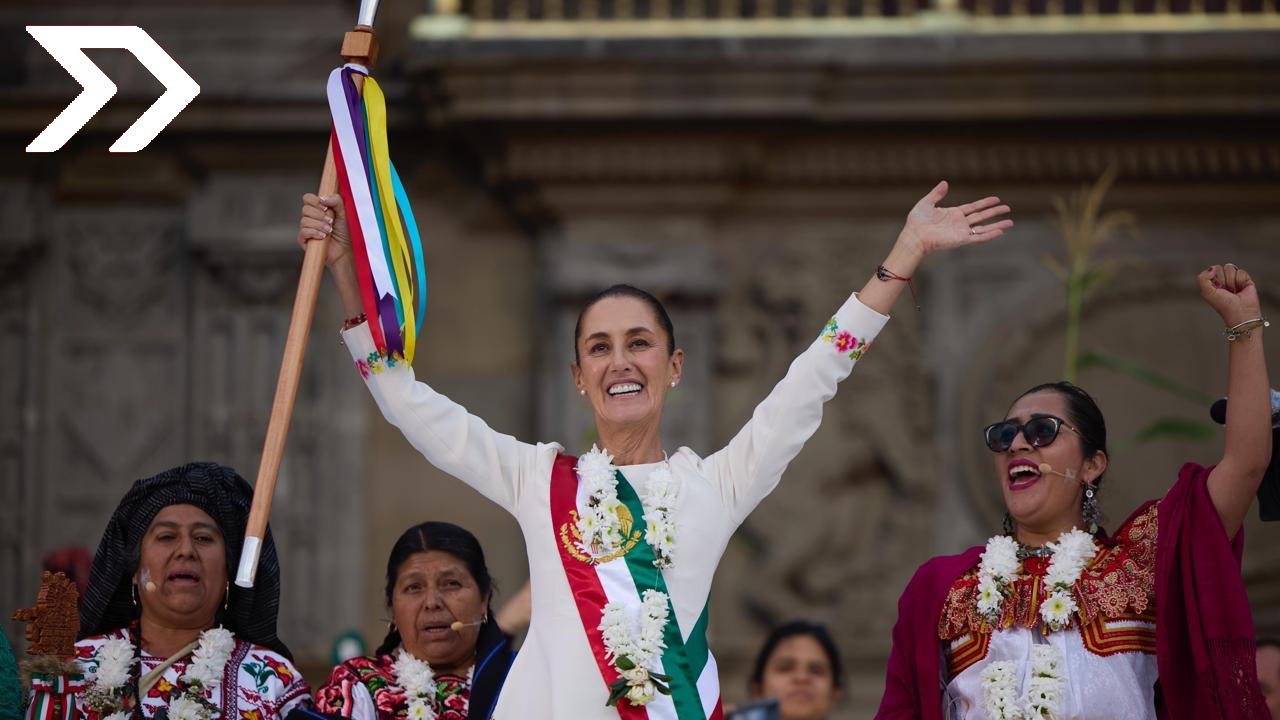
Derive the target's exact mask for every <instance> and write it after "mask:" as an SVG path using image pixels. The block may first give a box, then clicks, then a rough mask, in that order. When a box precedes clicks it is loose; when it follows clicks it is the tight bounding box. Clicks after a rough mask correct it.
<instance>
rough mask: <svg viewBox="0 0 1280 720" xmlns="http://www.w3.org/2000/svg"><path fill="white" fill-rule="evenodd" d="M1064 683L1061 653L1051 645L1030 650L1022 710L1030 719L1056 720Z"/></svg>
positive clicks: (1036, 646)
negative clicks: (1029, 669) (1028, 677)
mask: <svg viewBox="0 0 1280 720" xmlns="http://www.w3.org/2000/svg"><path fill="white" fill-rule="evenodd" d="M1064 685H1065V681H1064V679H1063V677H1062V653H1061V652H1060V651H1059V650H1058V648H1056V647H1054V646H1052V645H1035V646H1033V647H1032V648H1031V679H1030V680H1029V681H1028V682H1027V691H1026V693H1025V694H1024V695H1023V697H1022V703H1023V708H1024V709H1025V711H1026V714H1027V715H1028V716H1029V717H1032V718H1039V719H1041V720H1058V718H1059V717H1060V716H1059V714H1058V709H1059V707H1060V706H1061V704H1062V696H1063V691H1064Z"/></svg>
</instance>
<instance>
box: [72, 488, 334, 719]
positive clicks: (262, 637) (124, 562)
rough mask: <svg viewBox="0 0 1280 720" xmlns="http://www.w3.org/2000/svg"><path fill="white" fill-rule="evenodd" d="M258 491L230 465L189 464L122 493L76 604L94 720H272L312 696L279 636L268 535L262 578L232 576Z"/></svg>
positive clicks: (276, 571)
mask: <svg viewBox="0 0 1280 720" xmlns="http://www.w3.org/2000/svg"><path fill="white" fill-rule="evenodd" d="M252 495H253V489H252V488H251V487H250V486H249V483H247V482H245V480H244V478H241V477H240V476H239V475H237V474H236V472H235V471H234V470H232V469H231V468H228V467H224V466H221V465H216V464H213V463H192V464H189V465H183V466H181V467H177V468H173V469H171V470H167V471H165V472H163V473H160V474H159V475H156V476H155V477H151V478H146V479H143V480H139V481H137V482H135V483H134V484H133V487H132V488H130V490H129V492H128V493H127V494H126V495H125V496H124V499H122V500H121V501H120V505H119V506H118V507H117V508H116V511H115V513H114V514H113V515H112V516H111V521H110V522H109V523H108V524H107V530H106V532H105V533H104V534H103V536H102V542H101V543H100V544H99V545H98V552H97V555H96V556H95V557H94V560H93V567H92V570H91V571H90V575H89V587H88V591H87V592H86V593H85V597H84V598H83V600H82V602H81V605H80V629H81V633H82V634H81V639H80V641H79V642H77V643H76V650H77V658H78V660H79V662H80V664H81V666H82V667H83V668H84V670H85V674H86V679H87V680H88V689H87V690H85V691H83V692H81V693H80V694H79V695H78V698H77V702H78V704H79V705H80V710H81V711H82V712H83V713H84V714H85V717H86V720H153V719H154V720H163V719H165V718H167V719H168V720H214V719H215V718H216V720H275V719H277V718H281V717H283V716H284V715H285V714H286V713H288V712H289V711H290V710H292V709H293V708H295V707H298V706H304V705H308V704H310V688H309V687H308V686H307V683H306V682H305V681H304V680H303V679H302V676H301V674H300V673H299V672H298V670H297V668H295V667H294V666H293V664H292V663H291V662H290V659H289V658H290V656H289V650H288V648H286V647H285V646H284V643H282V642H280V639H279V638H278V637H276V612H277V610H278V608H279V604H280V563H279V560H278V558H277V557H276V551H275V544H274V542H273V541H272V538H271V534H270V532H268V533H267V537H266V541H265V543H264V547H263V551H262V562H261V566H260V569H259V571H258V582H257V584H256V586H255V587H254V588H253V589H252V590H245V589H243V588H239V587H236V586H234V585H232V584H231V583H230V582H228V578H229V577H230V575H231V573H232V572H233V571H234V567H233V565H232V563H233V562H234V559H235V558H238V557H239V556H240V546H241V545H242V544H243V542H244V528H245V521H246V519H247V517H248V514H249V503H250V499H251V498H252Z"/></svg>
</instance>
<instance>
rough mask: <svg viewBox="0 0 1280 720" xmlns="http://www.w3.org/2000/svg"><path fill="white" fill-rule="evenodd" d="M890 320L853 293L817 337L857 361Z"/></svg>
mask: <svg viewBox="0 0 1280 720" xmlns="http://www.w3.org/2000/svg"><path fill="white" fill-rule="evenodd" d="M888 321H889V317H888V316H887V315H881V314H880V313H878V312H876V311H875V310H872V309H871V308H869V307H867V306H866V305H863V304H862V301H860V300H858V295H857V293H854V294H853V295H851V296H850V297H849V299H848V300H846V301H845V303H844V305H842V306H841V307H840V309H839V310H837V311H836V314H835V315H833V316H832V317H831V319H830V320H828V321H827V324H826V326H825V327H823V328H822V334H821V335H819V336H818V340H820V341H821V342H825V343H829V344H830V345H831V346H832V347H833V348H834V349H835V351H836V352H837V353H839V354H841V355H844V356H846V357H848V358H849V359H850V360H857V359H858V358H860V357H862V356H863V355H865V354H866V352H867V351H868V350H870V349H871V344H872V342H873V341H874V340H875V339H876V336H877V335H879V334H880V330H881V329H883V328H884V325H885V323H887V322H888Z"/></svg>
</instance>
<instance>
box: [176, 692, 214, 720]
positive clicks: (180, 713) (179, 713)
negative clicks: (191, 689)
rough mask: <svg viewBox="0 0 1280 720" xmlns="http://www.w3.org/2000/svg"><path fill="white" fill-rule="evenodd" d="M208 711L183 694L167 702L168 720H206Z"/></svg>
mask: <svg viewBox="0 0 1280 720" xmlns="http://www.w3.org/2000/svg"><path fill="white" fill-rule="evenodd" d="M208 717H209V711H208V709H207V708H205V707H204V706H203V705H201V704H200V703H198V702H196V701H195V700H193V699H192V698H191V697H190V696H188V695H187V694H186V693H183V694H181V695H179V696H177V697H175V698H174V699H173V700H171V701H170V702H169V720H208Z"/></svg>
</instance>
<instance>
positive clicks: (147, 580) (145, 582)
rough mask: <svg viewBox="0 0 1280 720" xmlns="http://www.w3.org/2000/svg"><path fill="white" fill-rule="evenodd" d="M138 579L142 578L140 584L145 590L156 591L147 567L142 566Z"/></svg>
mask: <svg viewBox="0 0 1280 720" xmlns="http://www.w3.org/2000/svg"><path fill="white" fill-rule="evenodd" d="M139 579H140V580H142V586H143V587H144V588H146V589H147V592H152V593H153V592H155V591H156V584H155V583H153V582H151V570H150V569H149V568H142V574H141V575H140V576H139Z"/></svg>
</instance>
